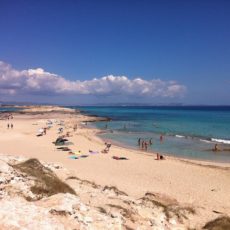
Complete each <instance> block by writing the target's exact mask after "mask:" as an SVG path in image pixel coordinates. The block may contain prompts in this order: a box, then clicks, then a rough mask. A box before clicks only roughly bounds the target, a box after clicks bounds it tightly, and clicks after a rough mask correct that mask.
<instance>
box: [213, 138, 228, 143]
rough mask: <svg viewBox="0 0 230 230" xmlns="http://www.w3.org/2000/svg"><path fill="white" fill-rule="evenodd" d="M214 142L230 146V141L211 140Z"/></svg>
mask: <svg viewBox="0 0 230 230" xmlns="http://www.w3.org/2000/svg"><path fill="white" fill-rule="evenodd" d="M211 140H212V141H215V142H219V143H223V144H228V145H230V140H225V139H216V138H211Z"/></svg>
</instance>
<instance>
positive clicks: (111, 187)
mask: <svg viewBox="0 0 230 230" xmlns="http://www.w3.org/2000/svg"><path fill="white" fill-rule="evenodd" d="M106 190H110V191H113V192H114V193H115V194H116V195H123V196H128V195H127V194H126V193H125V192H122V191H121V190H119V189H118V188H117V187H115V186H105V187H104V188H103V191H106Z"/></svg>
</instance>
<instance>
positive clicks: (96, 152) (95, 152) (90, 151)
mask: <svg viewBox="0 0 230 230" xmlns="http://www.w3.org/2000/svg"><path fill="white" fill-rule="evenodd" d="M89 153H91V154H98V153H99V152H98V151H92V150H89Z"/></svg>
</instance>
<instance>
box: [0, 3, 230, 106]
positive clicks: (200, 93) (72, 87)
mask: <svg viewBox="0 0 230 230" xmlns="http://www.w3.org/2000/svg"><path fill="white" fill-rule="evenodd" d="M0 101H22V102H26V101H28V102H36V103H38V102H41V103H55V104H58V103H59V104H71V105H78V104H98V103H99V104H103V103H107V104H108V103H109V104H113V103H145V104H146V103H150V104H161V103H162V104H170V103H183V104H188V105H189V104H199V105H200V104H207V105H230V1H228V0H218V1H217V0H216V1H212V0H190V1H189V0H174V1H172V0H168V1H167V0H158V1H154V0H139V1H136V0H116V1H115V0H113V1H112V0H75V1H73V0H68V1H65V0H40V1H35V0H7V1H5V0H0Z"/></svg>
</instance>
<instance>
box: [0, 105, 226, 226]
mask: <svg viewBox="0 0 230 230" xmlns="http://www.w3.org/2000/svg"><path fill="white" fill-rule="evenodd" d="M97 119H100V118H93V117H87V116H85V115H82V114H80V113H79V112H75V111H74V110H71V109H66V108H61V107H39V108H38V107H32V108H28V107H27V108H26V109H25V110H24V111H23V112H15V113H13V119H10V120H8V119H5V120H0V143H1V149H0V153H1V154H6V155H7V154H10V155H14V156H24V157H26V158H37V159H39V160H41V161H43V162H47V163H48V162H52V163H58V164H61V165H63V167H64V168H66V169H68V170H69V171H71V173H72V174H73V175H76V176H77V177H78V178H80V179H82V180H88V181H91V182H94V183H95V184H97V185H100V186H115V187H116V188H118V189H119V190H120V191H123V192H125V193H126V194H128V195H129V196H130V197H133V198H134V199H139V198H141V197H143V196H144V195H145V194H146V193H147V192H148V193H152V194H156V195H157V196H158V197H161V199H165V200H172V201H174V202H176V203H177V204H179V205H181V206H186V207H187V206H189V207H192V208H194V209H195V210H196V214H194V216H193V218H192V219H191V220H189V221H191V222H192V226H193V227H194V226H195V227H197V228H198V227H199V228H200V227H201V226H203V225H204V224H205V223H206V222H207V221H209V220H212V219H215V218H217V217H219V216H222V215H229V214H230V202H229V200H230V183H229V181H230V164H221V163H214V162H203V161H190V160H185V159H177V158H173V157H166V160H162V161H158V160H155V158H156V155H155V154H150V153H145V152H142V151H140V150H132V149H127V148H122V147H119V146H114V145H112V146H111V148H110V150H109V152H108V153H102V152H101V151H102V150H103V149H104V148H105V144H104V141H103V140H101V139H100V138H98V137H97V136H96V134H97V132H98V130H96V129H92V128H88V126H87V125H86V123H85V122H86V121H89V120H90V121H93V120H97ZM48 120H49V121H50V123H52V125H50V128H49V129H47V130H46V134H45V135H42V136H36V134H37V133H38V130H39V129H41V128H44V127H47V121H48ZM8 123H10V124H11V123H12V124H13V128H7V124H8ZM60 127H61V128H63V132H62V133H58V132H59V131H58V129H59V128H60ZM74 127H77V128H76V130H74ZM67 132H69V135H70V136H69V137H67V139H68V140H69V142H71V143H72V144H71V145H67V147H68V148H70V149H71V151H72V152H73V153H74V154H75V156H81V155H87V156H88V157H86V158H79V159H71V158H69V156H70V154H69V153H68V152H69V151H61V150H60V149H57V147H58V146H55V145H54V144H53V143H52V142H54V141H55V140H56V138H57V137H58V136H60V135H64V134H66V133H67ZM79 151H80V152H79ZM92 151H93V152H94V153H92ZM217 154H218V153H217ZM71 155H73V154H71ZM113 156H117V157H125V158H127V159H128V160H116V159H113V158H112V157H113Z"/></svg>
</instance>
